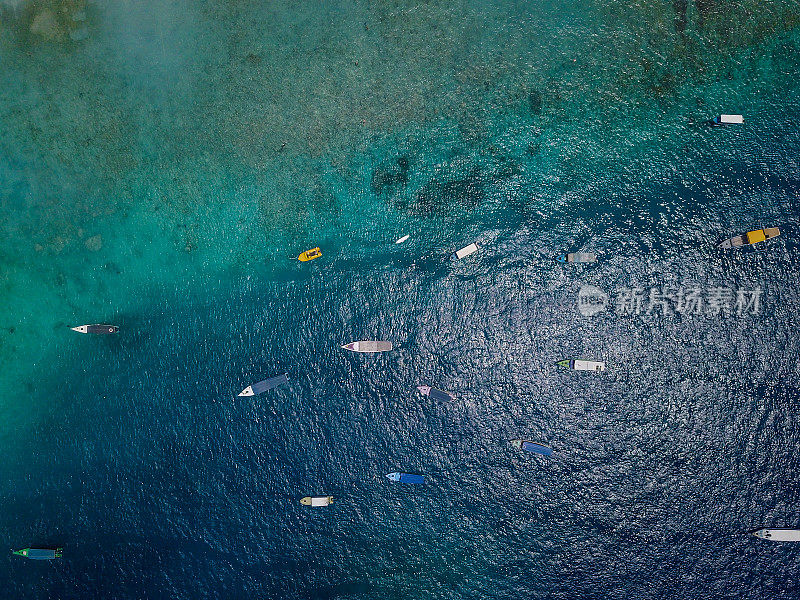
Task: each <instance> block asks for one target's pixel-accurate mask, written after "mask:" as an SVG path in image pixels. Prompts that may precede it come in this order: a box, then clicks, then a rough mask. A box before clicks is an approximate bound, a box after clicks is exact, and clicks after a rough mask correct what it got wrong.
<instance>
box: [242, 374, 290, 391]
mask: <svg viewBox="0 0 800 600" xmlns="http://www.w3.org/2000/svg"><path fill="white" fill-rule="evenodd" d="M288 384H289V378H288V377H287V376H286V374H285V373H284V374H283V375H278V376H276V377H270V378H269V379H265V380H264V381H259V382H258V383H254V384H253V385H248V386H247V387H246V388H244V389H243V390H242V391H241V392H239V395H240V396H256V395H258V394H263V393H264V392H266V391H267V390H271V389H274V388H276V387H278V386H281V385H288Z"/></svg>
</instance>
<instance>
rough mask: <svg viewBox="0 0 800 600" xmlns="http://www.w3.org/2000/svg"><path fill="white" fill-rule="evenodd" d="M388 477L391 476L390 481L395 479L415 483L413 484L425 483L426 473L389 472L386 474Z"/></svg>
mask: <svg viewBox="0 0 800 600" xmlns="http://www.w3.org/2000/svg"><path fill="white" fill-rule="evenodd" d="M386 477H388V478H389V481H395V482H400V483H413V484H421V483H425V476H424V475H415V474H414V473H389V474H387V475H386Z"/></svg>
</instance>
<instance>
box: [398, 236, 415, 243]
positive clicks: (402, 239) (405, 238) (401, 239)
mask: <svg viewBox="0 0 800 600" xmlns="http://www.w3.org/2000/svg"><path fill="white" fill-rule="evenodd" d="M410 237H411V236H410V235H404V236H403V237H401V238H397V241H396V242H395V244H402V243H403V242H405V241H406V240H407V239H408V238H410Z"/></svg>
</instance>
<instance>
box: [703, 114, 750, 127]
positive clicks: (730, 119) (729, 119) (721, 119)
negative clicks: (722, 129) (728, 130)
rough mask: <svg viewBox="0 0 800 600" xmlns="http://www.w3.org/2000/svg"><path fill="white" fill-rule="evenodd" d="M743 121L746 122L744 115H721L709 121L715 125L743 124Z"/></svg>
mask: <svg viewBox="0 0 800 600" xmlns="http://www.w3.org/2000/svg"><path fill="white" fill-rule="evenodd" d="M742 123H744V117H743V116H742V115H719V116H718V117H714V118H713V119H711V120H710V121H708V124H709V125H713V126H714V127H716V126H717V125H741V124H742Z"/></svg>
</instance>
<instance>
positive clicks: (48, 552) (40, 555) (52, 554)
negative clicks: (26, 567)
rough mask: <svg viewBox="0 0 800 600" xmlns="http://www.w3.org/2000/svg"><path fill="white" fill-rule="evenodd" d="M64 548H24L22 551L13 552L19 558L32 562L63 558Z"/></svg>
mask: <svg viewBox="0 0 800 600" xmlns="http://www.w3.org/2000/svg"><path fill="white" fill-rule="evenodd" d="M63 551H64V549H63V548H23V549H22V550H12V552H13V553H14V554H16V555H17V556H22V557H24V558H30V559H31V560H53V559H56V558H61V553H62V552H63Z"/></svg>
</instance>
